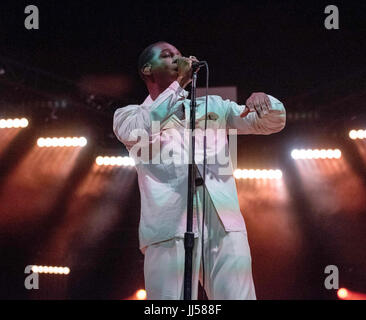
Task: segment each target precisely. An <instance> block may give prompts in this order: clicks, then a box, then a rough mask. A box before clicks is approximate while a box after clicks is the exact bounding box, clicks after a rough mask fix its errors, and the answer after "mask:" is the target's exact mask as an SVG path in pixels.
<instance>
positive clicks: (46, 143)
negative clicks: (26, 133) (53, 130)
mask: <svg viewBox="0 0 366 320" xmlns="http://www.w3.org/2000/svg"><path fill="white" fill-rule="evenodd" d="M87 142H88V141H87V140H86V138H85V137H66V138H64V137H57V138H56V137H54V138H39V139H38V140H37V145H38V147H41V148H43V147H85V146H86V144H87Z"/></svg>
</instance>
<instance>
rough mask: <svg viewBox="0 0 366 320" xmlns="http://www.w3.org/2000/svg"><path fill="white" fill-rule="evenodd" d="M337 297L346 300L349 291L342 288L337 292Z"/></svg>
mask: <svg viewBox="0 0 366 320" xmlns="http://www.w3.org/2000/svg"><path fill="white" fill-rule="evenodd" d="M337 295H338V298H339V299H346V298H347V297H348V290H347V289H345V288H340V289H338V291H337Z"/></svg>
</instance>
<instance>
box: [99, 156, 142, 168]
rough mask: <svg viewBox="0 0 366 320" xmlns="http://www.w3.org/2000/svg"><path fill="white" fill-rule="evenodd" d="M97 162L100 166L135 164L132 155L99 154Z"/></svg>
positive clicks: (128, 165)
mask: <svg viewBox="0 0 366 320" xmlns="http://www.w3.org/2000/svg"><path fill="white" fill-rule="evenodd" d="M95 162H96V164H97V165H98V166H124V167H133V166H134V165H135V161H134V160H133V159H132V158H130V157H114V156H112V157H107V156H105V157H102V156H99V157H97V158H96V159H95Z"/></svg>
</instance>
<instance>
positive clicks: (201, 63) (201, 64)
mask: <svg viewBox="0 0 366 320" xmlns="http://www.w3.org/2000/svg"><path fill="white" fill-rule="evenodd" d="M204 66H206V61H198V62H192V70H193V71H196V70H197V69H198V68H200V67H204Z"/></svg>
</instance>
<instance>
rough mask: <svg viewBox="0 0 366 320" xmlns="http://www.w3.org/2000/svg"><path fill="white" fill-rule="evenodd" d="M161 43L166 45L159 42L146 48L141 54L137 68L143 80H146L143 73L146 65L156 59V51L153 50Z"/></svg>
mask: <svg viewBox="0 0 366 320" xmlns="http://www.w3.org/2000/svg"><path fill="white" fill-rule="evenodd" d="M161 43H166V42H165V41H158V42H155V43H153V44H150V45H149V46H148V47H146V48H145V49H144V50H142V52H141V53H140V56H139V59H138V62H137V68H138V73H139V75H140V77H141V78H142V80H145V78H144V75H143V73H142V72H141V69H142V68H143V67H144V65H145V64H146V63H148V62H150V61H151V59H152V58H153V57H154V51H153V50H152V49H153V48H154V47H155V46H157V45H158V44H161Z"/></svg>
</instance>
